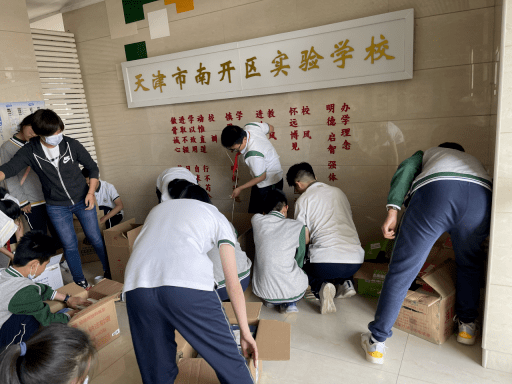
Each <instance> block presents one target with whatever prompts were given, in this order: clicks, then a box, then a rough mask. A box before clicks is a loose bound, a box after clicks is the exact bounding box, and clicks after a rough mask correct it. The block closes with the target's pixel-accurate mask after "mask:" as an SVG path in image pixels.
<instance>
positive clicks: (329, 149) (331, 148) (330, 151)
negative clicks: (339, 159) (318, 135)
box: [327, 144, 336, 155]
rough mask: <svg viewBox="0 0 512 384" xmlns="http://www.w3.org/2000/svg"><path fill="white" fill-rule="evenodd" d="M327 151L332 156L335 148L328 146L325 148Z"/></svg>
mask: <svg viewBox="0 0 512 384" xmlns="http://www.w3.org/2000/svg"><path fill="white" fill-rule="evenodd" d="M327 150H328V151H329V153H330V154H331V155H333V154H334V152H335V151H336V146H333V145H332V144H329V147H327Z"/></svg>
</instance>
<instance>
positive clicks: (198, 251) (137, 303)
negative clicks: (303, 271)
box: [124, 179, 258, 384]
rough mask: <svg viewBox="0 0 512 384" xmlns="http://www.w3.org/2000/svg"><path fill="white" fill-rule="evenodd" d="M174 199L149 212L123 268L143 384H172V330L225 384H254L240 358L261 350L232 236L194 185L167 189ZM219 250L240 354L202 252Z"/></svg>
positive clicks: (183, 183)
mask: <svg viewBox="0 0 512 384" xmlns="http://www.w3.org/2000/svg"><path fill="white" fill-rule="evenodd" d="M168 189H169V190H168V192H169V195H170V196H171V200H168V201H165V202H163V203H160V204H159V205H157V206H156V207H155V208H153V209H152V210H151V212H150V213H149V215H148V217H147V219H146V222H145V223H144V226H143V227H142V230H141V232H140V234H139V236H138V237H137V240H136V242H135V244H134V248H133V252H132V255H131V257H130V260H129V261H128V265H127V266H126V273H125V285H124V293H125V294H126V295H125V297H126V304H127V310H128V318H129V321H130V331H131V334H132V339H133V345H134V349H135V354H136V357H137V362H138V364H139V369H140V372H141V376H142V380H143V382H144V384H163V383H174V380H175V379H176V376H177V375H178V367H177V365H176V342H175V339H174V332H175V330H177V331H178V332H179V333H180V334H181V335H182V336H183V337H184V338H185V339H186V340H187V341H188V342H189V343H190V345H191V346H192V347H193V348H194V349H195V350H196V351H197V352H199V354H200V355H201V356H202V357H203V358H204V359H205V360H206V361H207V362H208V363H209V364H210V365H211V366H212V368H213V369H214V370H215V372H216V373H217V377H218V379H219V381H220V382H221V383H222V384H253V383H254V381H253V378H252V376H251V373H250V371H249V368H248V367H247V364H246V361H245V359H244V356H246V357H248V356H249V354H252V355H253V357H254V359H255V361H256V360H257V358H258V350H257V346H256V342H255V341H254V339H253V337H252V335H251V333H250V330H249V326H248V324H247V314H246V308H245V299H244V295H243V291H242V288H241V286H240V282H239V281H238V275H237V267H236V259H235V250H234V244H235V242H236V238H235V235H234V233H233V230H232V228H231V226H230V224H229V222H228V221H227V219H226V218H225V217H224V216H223V215H222V214H221V213H220V212H219V211H218V210H217V208H215V207H214V206H213V205H212V204H211V203H210V200H209V198H208V194H207V193H206V191H205V190H204V189H202V188H201V187H199V186H198V185H194V184H192V183H190V182H188V181H186V180H182V179H177V180H173V181H172V182H171V183H169V186H168ZM213 246H217V247H219V251H220V258H221V260H222V266H223V270H224V275H225V278H226V287H227V291H228V294H229V297H230V299H231V304H232V305H233V309H234V311H235V315H236V317H237V319H238V323H239V324H240V339H241V347H242V351H243V354H244V356H242V354H241V353H240V352H239V350H238V347H237V343H236V341H235V338H234V336H233V333H232V332H231V328H230V325H229V322H228V320H227V318H226V316H225V314H224V310H223V308H222V303H221V301H220V299H219V297H218V295H217V292H216V291H215V290H214V284H215V280H214V275H213V265H212V262H211V261H210V259H209V258H208V256H207V254H206V253H207V252H208V251H209V250H210V249H211V248H212V247H213Z"/></svg>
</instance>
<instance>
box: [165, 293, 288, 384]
mask: <svg viewBox="0 0 512 384" xmlns="http://www.w3.org/2000/svg"><path fill="white" fill-rule="evenodd" d="M245 305H246V310H247V322H248V323H249V325H255V326H256V327H257V329H256V337H255V340H256V343H257V344H258V357H259V360H258V369H257V370H256V369H255V367H254V363H253V360H252V359H250V360H249V361H248V366H249V369H250V371H251V374H252V375H253V377H254V378H255V380H256V381H255V382H256V383H258V381H259V378H260V377H261V371H262V361H263V360H273V361H283V360H290V341H291V325H290V324H289V323H285V322H283V321H277V320H264V319H261V320H260V318H259V317H260V312H261V306H262V303H252V302H248V303H245ZM223 306H224V311H225V313H226V316H227V318H228V320H229V323H230V324H232V325H235V324H238V322H237V320H236V317H235V315H234V310H233V307H232V306H231V303H223ZM178 367H179V370H180V372H179V374H178V377H177V378H176V381H175V383H176V384H178V383H179V384H219V380H218V379H217V375H216V374H215V371H214V370H213V368H211V367H210V366H209V365H208V363H207V362H206V361H205V360H204V359H201V358H183V359H181V360H180V361H179V363H178Z"/></svg>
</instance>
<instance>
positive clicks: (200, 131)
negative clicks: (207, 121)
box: [197, 125, 204, 133]
mask: <svg viewBox="0 0 512 384" xmlns="http://www.w3.org/2000/svg"><path fill="white" fill-rule="evenodd" d="M197 132H199V133H204V127H203V126H202V125H198V126H197Z"/></svg>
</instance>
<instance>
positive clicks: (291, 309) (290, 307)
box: [280, 303, 299, 313]
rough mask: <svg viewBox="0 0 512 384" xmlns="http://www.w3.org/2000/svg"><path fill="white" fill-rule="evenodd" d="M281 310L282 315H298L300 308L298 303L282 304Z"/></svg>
mask: <svg viewBox="0 0 512 384" xmlns="http://www.w3.org/2000/svg"><path fill="white" fill-rule="evenodd" d="M280 309H281V313H297V312H299V308H297V303H287V304H281V306H280Z"/></svg>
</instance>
